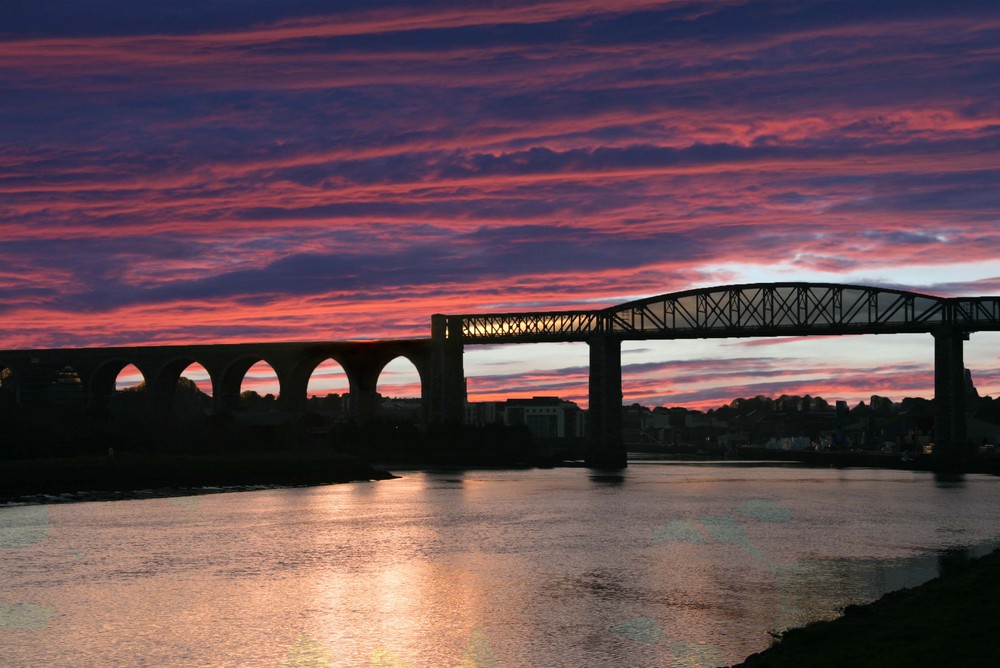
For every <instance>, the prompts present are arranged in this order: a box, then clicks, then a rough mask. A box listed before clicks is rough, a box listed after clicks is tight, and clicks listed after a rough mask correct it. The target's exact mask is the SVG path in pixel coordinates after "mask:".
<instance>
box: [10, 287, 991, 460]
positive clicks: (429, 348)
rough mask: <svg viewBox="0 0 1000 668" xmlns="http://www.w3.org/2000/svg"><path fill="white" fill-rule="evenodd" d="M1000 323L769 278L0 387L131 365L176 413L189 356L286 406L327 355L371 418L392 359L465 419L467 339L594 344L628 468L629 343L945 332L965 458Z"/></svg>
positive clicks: (946, 378)
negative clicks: (977, 393)
mask: <svg viewBox="0 0 1000 668" xmlns="http://www.w3.org/2000/svg"><path fill="white" fill-rule="evenodd" d="M977 331H1000V297H937V296H933V295H927V294H920V293H916V292H909V291H905V290H893V289H888V288H877V287H868V286H858V285H841V284H832V283H758V284H746V285H730V286H721V287H711V288H699V289H695V290H686V291H683V292H675V293H670V294H664V295H658V296H655V297H649V298H646V299H640V300H636V301H631V302H627V303H624V304H619V305H616V306H610V307H607V308H603V309H594V310H569V311H547V312H526V313H490V314H466V315H441V314H439V315H434V316H432V317H431V336H430V338H425V339H405V340H394V341H370V342H363V343H358V342H338V341H321V342H306V343H298V342H291V343H243V344H235V345H233V344H230V345H226V344H218V345H212V344H205V345H184V346H134V347H118V348H81V349H59V350H6V351H0V369H7V370H8V371H9V372H10V374H9V376H8V377H7V378H6V379H2V378H0V382H2V384H3V389H4V390H6V389H9V388H8V386H7V385H8V383H9V384H13V386H14V387H15V389H16V395H17V397H19V400H20V399H22V398H30V399H31V401H34V402H44V401H45V399H46V397H47V396H49V397H51V395H52V392H51V390H52V388H53V384H55V383H56V382H57V381H56V379H57V378H59V377H60V376H61V375H64V374H65V371H66V370H67V369H72V370H73V372H74V373H75V374H76V375H77V377H78V378H79V381H80V384H81V386H82V394H83V396H84V398H85V401H86V402H87V405H90V406H98V407H100V406H102V405H106V404H107V402H108V400H109V396H110V395H112V394H113V393H114V388H115V378H116V377H117V375H118V373H119V372H120V371H121V369H123V368H124V367H125V366H126V365H128V364H134V365H135V366H136V367H137V368H138V369H139V371H140V372H141V373H142V375H143V378H144V380H145V381H146V383H147V387H148V388H149V390H150V391H149V392H148V393H147V395H148V399H147V400H148V401H149V402H152V404H154V406H152V408H153V409H155V411H158V412H160V413H161V414H166V413H168V412H169V411H168V410H167V409H169V407H170V402H171V401H172V396H173V393H174V392H173V391H174V388H175V386H176V384H177V380H178V378H179V377H180V375H181V373H182V371H183V370H184V369H185V368H186V367H187V365H188V364H190V363H192V362H198V363H200V364H201V365H202V366H203V367H205V369H206V370H207V371H208V372H209V375H210V376H211V382H212V387H213V399H214V401H215V405H216V410H227V409H228V408H230V407H231V406H232V405H233V402H234V401H235V397H237V396H238V394H239V389H240V383H241V381H242V379H243V376H244V375H245V373H246V371H247V370H248V369H249V368H250V367H251V366H252V365H253V364H254V363H255V362H256V361H259V360H263V361H266V362H268V364H270V365H271V367H272V368H274V370H275V372H276V374H277V376H278V381H279V384H280V397H279V398H280V400H281V401H282V402H283V403H284V405H285V406H286V407H287V408H288V409H289V410H301V409H302V407H304V405H305V399H306V386H307V384H308V380H309V377H310V375H311V373H312V372H313V371H314V370H315V368H316V366H317V365H319V364H320V363H321V362H322V361H323V360H325V359H334V360H335V361H337V362H338V363H340V364H341V366H342V367H343V368H344V370H345V372H346V373H347V376H348V381H349V383H350V392H351V396H352V397H353V398H354V399H355V400H353V401H352V410H353V411H355V417H356V418H357V419H359V420H365V419H369V418H370V417H371V416H372V415H373V414H374V410H373V407H374V402H375V396H376V395H375V385H376V382H377V380H378V377H379V374H380V373H381V371H382V369H383V368H384V366H385V364H386V363H388V362H389V361H390V360H392V359H393V358H395V357H397V356H403V357H406V358H408V359H409V360H410V361H412V362H413V363H414V365H415V366H416V367H417V370H418V372H419V374H420V383H421V398H422V411H423V415H424V419H425V420H427V421H433V422H449V421H459V422H460V421H462V420H463V419H464V415H465V372H464V366H463V361H462V358H463V351H464V347H465V346H466V345H478V344H498V343H538V342H546V341H583V342H586V343H587V344H588V345H589V347H590V381H589V394H590V408H589V410H588V415H589V427H588V441H589V446H588V454H587V460H588V463H589V464H590V465H591V466H595V467H605V466H610V467H622V466H624V465H625V454H626V453H625V448H624V445H623V442H622V430H621V426H622V424H621V412H622V374H621V343H622V341H626V340H643V339H696V338H722V337H770V336H811V335H848V334H901V333H927V334H931V335H932V336H933V337H934V342H935V344H934V392H935V399H936V401H935V411H936V415H935V434H934V439H935V454H937V455H940V456H942V457H957V456H959V455H960V454H961V453H962V451H963V449H964V448H965V447H966V445H967V443H966V432H965V406H964V396H965V367H964V362H963V356H962V355H963V351H962V345H963V341H965V340H966V339H968V337H969V334H970V333H972V332H977Z"/></svg>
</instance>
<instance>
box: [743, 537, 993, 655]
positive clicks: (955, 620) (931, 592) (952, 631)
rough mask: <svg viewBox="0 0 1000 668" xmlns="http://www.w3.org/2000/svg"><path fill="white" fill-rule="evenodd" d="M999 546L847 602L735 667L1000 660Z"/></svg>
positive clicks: (784, 634)
mask: <svg viewBox="0 0 1000 668" xmlns="http://www.w3.org/2000/svg"><path fill="white" fill-rule="evenodd" d="M998 619H1000V551H997V552H993V553H992V554H989V555H987V556H985V557H982V558H980V559H976V560H974V561H971V562H969V563H966V564H961V565H952V566H949V567H948V568H947V569H946V570H945V572H944V573H943V574H942V575H941V576H940V577H938V578H936V579H934V580H931V581H930V582H927V583H925V584H923V585H920V586H919V587H914V588H912V589H903V590H900V591H896V592H891V593H889V594H886V595H885V596H883V597H882V598H880V599H879V600H877V601H875V602H874V603H871V604H869V605H859V606H848V607H847V608H846V609H845V610H844V615H843V616H842V617H840V618H838V619H835V620H832V621H823V622H815V623H813V624H809V625H807V626H805V627H802V628H798V629H791V630H788V631H786V632H784V633H783V634H781V638H780V640H779V641H778V642H777V643H776V644H775V645H773V646H772V647H771V648H770V649H768V650H765V651H764V652H760V653H758V654H754V655H752V656H750V657H748V658H747V659H746V660H745V661H744V662H743V663H741V664H739V665H738V666H733V668H786V667H788V668H790V667H793V666H794V667H796V668H799V667H801V666H811V667H813V668H824V667H830V668H834V667H836V668H840V667H842V666H852V668H869V667H870V668H876V667H878V668H892V667H894V666H900V667H902V666H907V667H908V666H997V665H1000V641H998V640H997V637H996V623H997V620H998Z"/></svg>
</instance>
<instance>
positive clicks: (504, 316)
mask: <svg viewBox="0 0 1000 668" xmlns="http://www.w3.org/2000/svg"><path fill="white" fill-rule="evenodd" d="M449 317H455V318H461V325H462V326H461V332H462V334H461V336H462V340H463V341H464V342H467V343H518V342H532V341H586V340H588V339H589V338H591V337H592V336H594V335H596V334H606V335H611V336H614V337H617V338H621V339H650V338H721V337H737V336H744V337H747V336H782V335H811V334H879V333H901V332H930V331H933V330H935V329H937V328H940V327H943V326H947V327H955V328H960V329H964V330H965V331H976V330H980V329H990V330H1000V297H954V298H945V297H935V296H932V295H925V294H919V293H915V292H906V291H901V290H890V289H885V288H875V287H868V286H857V285H839V284H826V283H760V284H750V285H733V286H725V287H717V288H702V289H698V290H688V291H685V292H677V293H673V294H667V295H660V296H657V297H651V298H648V299H643V300H638V301H634V302H628V303H626V304H622V305H620V306H613V307H610V308H607V309H603V310H594V311H556V312H534V313H495V314H485V315H463V316H449Z"/></svg>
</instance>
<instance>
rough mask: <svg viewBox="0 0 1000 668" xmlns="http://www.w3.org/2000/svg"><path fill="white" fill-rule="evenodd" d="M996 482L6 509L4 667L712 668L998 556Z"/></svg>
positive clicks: (727, 479) (437, 479) (423, 489)
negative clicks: (943, 568)
mask: <svg viewBox="0 0 1000 668" xmlns="http://www.w3.org/2000/svg"><path fill="white" fill-rule="evenodd" d="M998 507H1000V478H994V477H988V476H978V475H968V476H965V478H964V479H963V480H961V481H958V482H954V481H953V482H941V481H936V480H935V478H934V476H932V475H930V474H925V473H916V472H907V471H889V470H868V469H849V470H835V469H809V468H798V467H780V466H746V465H742V466H736V465H723V464H718V465H679V464H666V463H635V464H633V465H631V466H630V467H629V468H628V469H627V470H626V471H624V472H623V473H622V474H621V475H597V474H594V473H592V472H590V471H588V470H586V469H549V470H523V471H469V472H407V473H404V474H403V477H402V478H400V479H398V480H388V481H381V482H374V483H351V484H344V485H332V486H325V487H307V488H294V489H269V490H261V491H251V492H239V493H219V494H209V495H201V496H187V497H175V498H157V499H143V500H129V501H113V502H91V503H71V504H61V505H48V506H46V505H35V506H16V507H5V508H0V662H2V664H3V665H4V666H9V667H15V666H16V667H21V666H25V667H27V666H31V667H35V666H45V667H61V666H66V667H67V668H68V667H72V668H81V667H87V666H101V667H108V666H184V667H188V666H234V667H236V666H240V667H245V666H359V667H364V668H375V667H379V668H385V667H398V668H402V667H408V668H423V667H426V668H437V667H441V666H465V667H477V668H484V667H486V666H498V667H506V668H515V667H524V666H539V667H542V666H544V667H558V666H671V665H675V666H715V665H726V664H730V663H735V662H738V661H740V660H741V659H743V658H744V657H745V656H746V655H748V654H750V653H752V652H755V651H759V650H761V649H763V648H765V647H766V646H767V645H768V644H769V641H770V636H769V635H768V632H769V631H777V630H780V629H783V628H787V627H789V626H795V625H800V624H803V623H805V622H808V621H811V620H814V619H820V618H830V617H833V616H835V615H836V614H837V611H838V609H840V608H842V607H843V606H844V605H846V604H849V603H852V602H863V601H870V600H873V599H874V598H877V597H878V596H880V595H881V594H882V593H884V592H886V591H890V590H893V589H898V588H900V587H904V586H912V585H915V584H918V583H920V582H922V581H925V580H927V579H929V578H931V577H934V576H935V575H936V574H937V571H938V565H939V562H940V561H941V559H943V558H951V557H961V556H963V555H967V554H981V553H984V552H986V551H988V550H989V549H990V548H991V547H992V546H995V545H997V544H998V543H1000V523H998V521H997V519H996V508H998Z"/></svg>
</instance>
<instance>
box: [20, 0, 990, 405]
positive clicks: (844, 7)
mask: <svg viewBox="0 0 1000 668" xmlns="http://www.w3.org/2000/svg"><path fill="white" fill-rule="evenodd" d="M998 34H1000V5H998V4H997V3H996V2H995V0H989V1H986V2H979V1H976V0H970V1H961V2H948V3H946V2H924V1H920V0H903V1H899V2H879V1H877V0H835V1H832V2H826V1H812V0H804V1H801V2H781V1H775V2H764V1H758V0H749V1H746V2H741V1H736V0H733V1H729V0H721V1H719V2H686V1H684V0H673V1H671V0H667V1H655V0H636V1H635V2H622V1H620V0H615V1H614V2H612V1H610V0H574V1H570V0H537V1H529V2H518V3H486V2H469V1H468V0H456V1H454V2H377V1H371V0H365V1H364V2H360V1H358V2H352V1H340V2H294V1H293V2H288V1H282V2H268V1H258V2H211V1H205V0H198V1H197V2H183V1H172V2H163V3H148V2H131V1H125V2H116V1H113V0H106V1H100V2H87V1H83V0H73V1H68V2H47V1H45V0H32V1H30V2H28V1H20V0H7V1H6V2H2V3H0V248H2V258H3V262H2V263H0V295H2V300H0V348H4V349H11V348H49V347H77V346H104V345H143V344H154V343H155V344H163V343H177V344H181V343H192V342H203V343H225V342H245V341H293V340H364V339H379V338H408V337H425V336H429V331H430V316H431V315H432V314H434V313H449V314H459V313H481V312H504V311H526V310H558V309H567V308H601V307H604V306H608V305H612V304H617V303H621V302H624V301H627V300H630V299H636V298H640V297H645V296H652V295H657V294H665V293H669V292H674V291H679V290H686V289H690V288H696V287H707V286H717V285H728V284H734V283H745V282H758V281H760V282H772V281H824V282H835V283H854V284H864V285H876V286H887V287H894V288H903V289H909V290H914V291H918V292H927V293H930V294H935V295H940V296H953V295H969V296H983V295H997V294H1000V187H998V185H1000V178H998V177H1000V41H998V39H997V35H998ZM965 353H966V363H967V366H969V368H970V369H971V370H972V373H973V378H974V380H975V382H976V384H977V387H978V388H979V390H980V393H981V394H990V393H992V394H993V395H997V394H1000V334H996V333H980V334H973V335H972V338H971V340H970V341H969V342H968V343H967V344H966V350H965ZM587 360H588V358H587V347H586V345H585V344H562V345H556V344H552V345H530V346H529V345H521V346H502V347H478V346H477V347H471V346H470V347H468V348H467V349H466V355H465V365H466V373H467V375H468V376H469V394H470V399H472V400H481V399H496V398H502V397H505V396H533V395H559V396H563V397H565V398H568V399H574V400H578V401H580V402H581V403H583V404H586V377H587V364H588V361H587ZM622 361H623V365H624V368H623V374H624V377H625V382H624V395H625V400H626V402H629V403H631V402H633V401H638V402H640V403H644V404H647V405H684V406H688V407H693V408H709V407H712V406H717V405H721V404H724V403H728V402H729V401H731V400H732V399H733V398H735V397H739V396H754V395H757V394H764V395H768V396H778V395H780V394H783V393H784V394H804V393H810V394H813V395H821V396H824V397H826V398H827V399H828V400H836V399H845V400H849V401H852V402H855V401H858V400H861V399H867V398H868V397H869V396H870V395H871V394H881V395H883V396H889V397H890V398H893V399H895V400H897V401H898V400H900V399H902V398H903V397H904V396H927V397H930V396H932V395H933V343H932V341H931V338H930V336H927V335H924V336H883V337H876V336H865V337H839V338H838V337H833V338H814V339H793V340H783V339H765V340H747V339H726V340H716V341H686V342H662V341H661V342H636V343H627V344H625V345H624V346H623V357H622ZM415 379H416V373H415V371H413V368H412V366H409V365H408V363H405V364H402V366H400V365H399V364H398V363H396V362H394V363H393V366H392V367H390V369H388V370H387V372H386V376H385V379H384V381H382V382H384V383H385V384H386V385H385V387H387V388H389V392H388V393H391V394H396V395H398V394H414V393H415V392H414V389H413V388H414V385H413V383H414V382H415ZM381 387H382V386H381V385H380V388H381ZM383 393H386V392H385V391H384V390H383Z"/></svg>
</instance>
